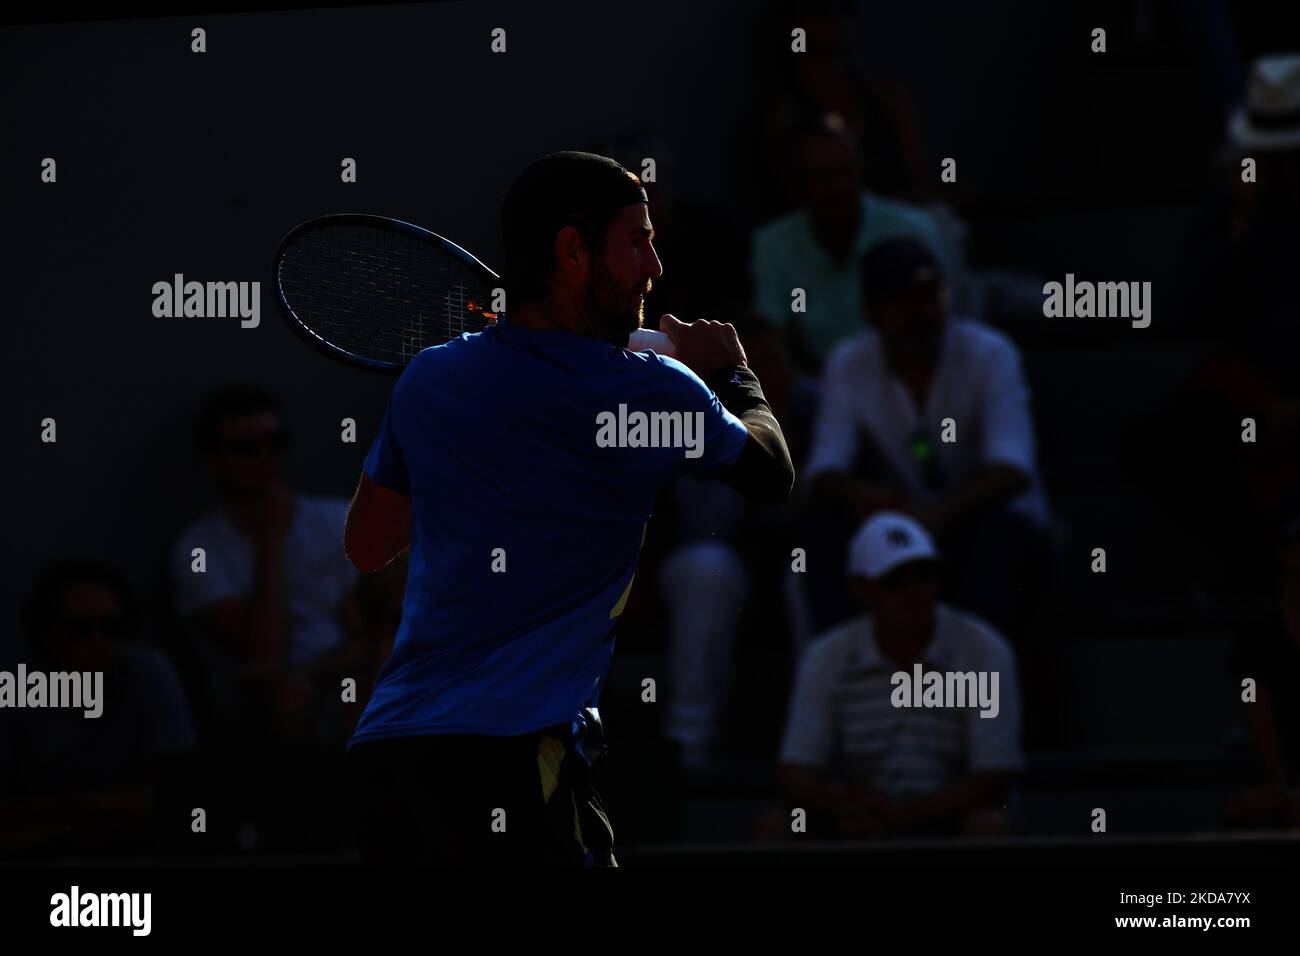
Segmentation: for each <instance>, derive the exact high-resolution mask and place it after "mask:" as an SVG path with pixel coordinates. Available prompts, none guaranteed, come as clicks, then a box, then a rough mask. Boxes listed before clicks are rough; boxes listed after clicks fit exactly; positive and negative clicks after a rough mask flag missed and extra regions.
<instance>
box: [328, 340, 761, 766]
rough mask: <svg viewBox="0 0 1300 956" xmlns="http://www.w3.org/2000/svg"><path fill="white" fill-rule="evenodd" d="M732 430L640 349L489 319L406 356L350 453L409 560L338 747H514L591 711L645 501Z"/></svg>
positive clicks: (697, 387)
mask: <svg viewBox="0 0 1300 956" xmlns="http://www.w3.org/2000/svg"><path fill="white" fill-rule="evenodd" d="M656 413H658V414H656ZM665 413H667V414H665ZM673 413H677V414H676V415H674V414H673ZM747 436H748V432H747V430H746V428H745V425H744V423H743V422H741V421H740V419H738V418H737V417H736V416H735V415H733V414H731V413H730V412H728V411H727V410H726V409H725V408H723V407H722V404H721V403H720V402H719V401H718V398H717V396H716V395H714V394H713V392H712V391H711V390H710V389H709V387H708V386H707V385H705V384H704V382H703V381H701V380H700V378H699V376H697V375H696V374H695V373H694V372H692V371H691V370H690V369H688V368H687V367H686V366H685V365H682V364H681V363H680V362H678V361H676V360H675V359H671V358H665V357H663V356H660V355H658V354H656V353H653V352H630V351H628V350H627V349H623V348H618V347H616V346H613V345H610V344H608V343H605V342H601V341H599V340H596V339H590V338H584V337H581V336H578V335H574V334H573V333H571V332H567V331H564V330H560V329H544V330H539V329H529V328H525V327H522V326H514V325H510V324H509V323H504V322H503V323H502V324H500V325H497V326H493V327H490V328H488V329H487V330H485V331H483V332H478V333H473V334H466V335H462V336H461V337H460V338H458V339H454V340H452V341H451V342H448V343H446V344H445V345H439V346H436V347H434V348H430V349H426V350H424V351H423V352H421V353H420V354H419V355H418V356H416V358H415V360H414V361H413V362H412V363H411V364H410V365H409V366H408V367H407V369H406V371H405V372H404V373H403V374H402V377H401V379H399V380H398V382H397V385H396V386H395V387H394V389H393V393H392V397H391V399H390V401H389V406H388V411H387V413H386V414H385V416H384V421H383V424H382V426H381V427H380V430H379V434H378V435H377V436H376V437H375V441H374V445H373V446H372V447H371V449H370V454H369V455H367V456H366V462H365V470H366V474H368V475H369V476H370V478H371V480H372V481H374V482H375V483H376V484H379V485H383V486H385V487H387V488H391V489H393V490H395V491H399V492H403V493H405V494H409V495H410V496H411V510H412V528H411V557H410V566H409V570H408V572H407V582H406V596H405V599H404V601H403V606H402V623H401V626H400V627H399V629H398V632H397V637H396V640H395V641H394V644H393V653H392V656H391V657H390V658H389V660H388V662H387V663H386V664H385V665H384V667H383V669H382V670H381V671H380V672H379V677H378V679H377V681H376V684H375V690H374V695H373V697H372V698H371V700H370V703H369V705H368V706H367V707H366V709H365V712H364V713H363V714H362V716H361V721H360V723H359V724H358V726H357V731H356V734H355V735H354V736H353V738H352V741H351V742H352V743H357V742H359V741H362V740H368V739H373V738H379V737H401V736H410V735H415V734H431V733H469V734H491V735H507V734H524V733H529V732H531V731H534V730H539V729H541V728H543V727H549V726H552V725H554V724H560V723H568V722H570V721H571V720H573V719H574V718H575V716H576V715H577V713H578V712H579V711H580V710H581V708H583V707H584V706H595V705H596V704H597V703H598V701H599V694H600V689H601V684H602V683H603V682H604V679H605V676H606V673H607V672H608V670H609V664H610V659H611V658H612V656H613V653H614V640H613V637H614V627H615V625H616V623H617V621H618V618H619V616H620V615H621V614H622V613H623V606H624V604H625V603H626V601H627V595H628V592H629V591H630V590H631V587H632V575H633V573H634V572H635V570H636V563H637V559H638V557H639V556H640V551H641V545H642V543H643V542H644V540H645V525H646V521H647V520H648V519H649V517H650V513H651V509H652V507H653V505H654V501H655V498H656V496H657V495H658V494H659V493H660V491H661V490H662V489H663V487H664V486H665V485H666V484H667V483H668V482H670V481H672V480H673V479H674V478H676V477H678V476H681V475H687V474H689V475H693V476H695V477H697V478H699V479H700V480H704V479H707V478H712V477H715V476H717V475H718V474H720V473H722V472H723V471H725V470H726V469H727V467H728V466H730V465H731V464H732V463H733V462H735V460H736V458H737V457H738V456H739V455H740V451H741V449H742V448H743V447H744V444H745V441H746V439H747ZM656 445H657V446H658V447H655V446H656ZM684 446H685V447H684Z"/></svg>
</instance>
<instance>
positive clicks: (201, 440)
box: [194, 385, 280, 451]
mask: <svg viewBox="0 0 1300 956" xmlns="http://www.w3.org/2000/svg"><path fill="white" fill-rule="evenodd" d="M258 412H275V413H276V414H277V415H278V414H279V413H280V404H279V402H277V401H276V400H275V399H274V398H272V397H271V396H270V395H269V394H268V393H267V392H264V391H263V390H262V389H260V388H257V387H255V386H252V385H226V386H223V387H222V388H219V389H217V390H216V391H215V392H213V393H212V394H210V395H209V396H208V397H207V398H205V399H204V400H203V402H202V403H201V404H200V405H199V410H198V413H197V414H196V415H195V416H194V444H195V445H196V446H197V447H198V449H199V451H209V450H211V449H213V448H215V447H216V444H217V439H218V437H219V436H220V434H221V423H222V422H224V421H228V420H229V419H232V418H242V417H243V416H245V415H255V414H257V413H258Z"/></svg>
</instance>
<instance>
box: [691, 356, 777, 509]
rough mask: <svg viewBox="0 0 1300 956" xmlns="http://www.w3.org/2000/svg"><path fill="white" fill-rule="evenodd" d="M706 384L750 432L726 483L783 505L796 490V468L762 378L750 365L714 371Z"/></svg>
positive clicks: (754, 498) (755, 497)
mask: <svg viewBox="0 0 1300 956" xmlns="http://www.w3.org/2000/svg"><path fill="white" fill-rule="evenodd" d="M705 383H706V384H707V385H708V386H709V387H710V388H711V389H713V391H714V394H716V395H717V396H718V401H720V402H721V403H722V406H723V407H724V408H725V409H726V410H727V411H729V412H731V413H732V414H733V415H735V416H736V417H737V418H739V419H740V420H741V421H742V422H744V423H745V427H746V428H747V429H748V430H749V440H748V441H746V442H745V447H744V448H743V449H741V452H740V457H739V458H738V459H737V460H736V463H735V464H734V465H733V466H732V467H731V468H730V469H729V470H728V471H727V473H726V474H725V475H724V476H723V479H722V480H723V481H724V482H726V484H727V485H729V486H730V487H731V488H733V489H735V490H736V491H738V492H739V493H740V494H742V495H744V496H745V497H746V498H749V499H750V500H751V501H756V502H759V503H761V504H780V503H781V502H783V501H785V500H786V498H788V497H789V496H790V489H791V488H792V487H793V486H794V464H793V462H791V460H790V449H789V448H788V447H787V446H786V443H785V435H784V434H783V433H782V431H781V423H780V422H778V421H777V420H776V416H775V415H773V414H772V408H771V406H770V405H769V404H768V402H767V399H766V398H765V397H764V395H763V389H762V387H761V386H760V385H759V382H758V376H757V375H755V374H754V373H753V371H751V370H750V368H749V367H748V366H746V365H730V366H725V367H723V368H718V369H714V370H713V371H712V372H710V373H709V375H708V377H707V378H706V379H705Z"/></svg>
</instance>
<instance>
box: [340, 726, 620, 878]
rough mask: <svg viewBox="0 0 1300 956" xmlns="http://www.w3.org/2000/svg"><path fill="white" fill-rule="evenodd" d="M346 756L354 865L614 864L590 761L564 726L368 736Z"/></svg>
mask: <svg viewBox="0 0 1300 956" xmlns="http://www.w3.org/2000/svg"><path fill="white" fill-rule="evenodd" d="M592 760H594V762H595V763H596V765H597V766H598V765H599V760H600V758H599V756H598V755H596V756H593V757H592ZM348 763H349V772H350V776H351V780H352V813H353V828H354V832H355V834H356V838H357V848H358V850H359V851H360V853H361V860H362V862H363V863H366V864H380V865H392V864H399V865H429V866H497V865H505V866H618V863H617V861H616V860H615V859H614V853H613V844H614V831H613V828H612V827H611V826H610V822H609V817H608V815H607V814H606V813H605V808H604V805H603V804H602V803H601V800H600V796H599V794H597V793H596V791H595V789H594V788H593V787H592V785H591V774H592V770H593V769H594V768H593V766H592V765H591V763H590V762H589V760H588V757H587V755H586V751H585V749H584V748H582V747H581V746H580V745H579V744H578V742H577V738H576V737H575V735H574V734H573V732H572V731H571V730H570V729H569V728H566V727H552V728H547V729H546V730H542V731H536V732H534V733H530V734H524V735H523V736H518V737H485V736H477V735H468V734H431V735H426V736H420V737H394V738H388V739H382V740H369V741H364V742H362V743H359V744H357V745H355V746H354V747H352V749H351V750H349V751H348Z"/></svg>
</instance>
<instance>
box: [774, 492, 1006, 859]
mask: <svg viewBox="0 0 1300 956" xmlns="http://www.w3.org/2000/svg"><path fill="white" fill-rule="evenodd" d="M938 559H939V555H938V553H937V552H936V550H935V548H934V544H933V542H932V541H931V539H930V536H929V535H928V534H927V533H926V531H925V529H924V528H923V527H921V526H920V525H919V524H918V523H917V522H915V521H914V520H912V519H911V518H909V517H907V516H906V515H903V514H901V513H898V512H882V513H880V514H878V515H876V516H875V517H874V518H872V519H871V520H869V521H867V522H866V523H865V524H864V525H863V526H862V528H861V529H860V530H859V531H858V533H857V535H856V536H855V537H854V539H853V544H852V548H851V551H850V558H849V565H848V569H849V574H850V589H851V591H852V593H853V596H854V598H855V600H856V601H857V602H858V603H859V604H860V605H861V607H863V608H864V609H867V610H868V611H869V613H868V614H865V615H862V616H859V617H856V618H854V619H852V620H850V621H848V622H846V623H845V624H843V625H842V626H840V627H838V628H836V629H835V630H834V631H832V632H830V633H829V634H827V635H825V636H824V637H821V638H819V639H817V640H816V641H814V642H813V643H812V645H810V646H809V648H808V650H807V652H806V653H805V654H804V657H803V660H802V661H801V662H800V665H799V671H798V676H797V677H796V680H795V686H794V695H793V697H792V699H791V704H790V709H789V716H788V719H787V723H786V729H785V737H784V740H783V741H782V744H781V755H780V767H779V775H780V782H781V786H782V790H783V791H784V794H785V797H786V800H787V803H788V804H789V807H790V808H794V807H801V808H803V809H804V810H805V811H806V812H807V820H808V832H809V833H810V834H816V835H821V836H827V837H849V838H876V837H886V836H895V835H904V834H911V835H967V836H988V835H996V834H1003V833H1007V832H1009V830H1010V828H1011V826H1010V815H1009V814H1008V813H1007V812H1006V808H1007V806H1008V796H1009V792H1010V786H1011V783H1012V781H1013V778H1014V775H1015V774H1016V773H1017V772H1018V771H1020V770H1021V769H1022V767H1023V763H1024V760H1023V757H1022V755H1021V751H1020V690H1019V685H1018V681H1017V677H1016V663H1015V657H1014V655H1013V653H1012V650H1011V647H1010V646H1009V645H1008V644H1007V642H1006V641H1004V640H1003V639H1002V638H1001V637H1000V636H999V635H998V634H997V633H996V632H994V631H993V630H992V629H990V628H989V627H987V626H986V625H985V624H984V623H983V622H981V621H979V620H978V619H976V618H974V617H970V616H968V615H965V614H962V613H961V612H959V611H956V610H954V609H952V608H950V607H948V606H946V605H944V604H941V603H938V600H937V598H938V575H937V570H936V561H937V560H938ZM916 665H921V667H922V668H923V673H927V674H928V673H930V672H932V671H938V672H940V673H943V674H948V673H962V674H966V673H974V674H975V675H977V676H982V677H983V679H984V680H985V682H986V683H985V684H984V685H983V686H984V687H985V688H986V690H987V691H992V692H991V693H986V692H984V691H981V692H980V693H979V694H978V695H974V696H977V697H978V698H979V699H978V700H970V699H967V700H966V701H965V702H964V704H965V706H962V705H961V703H959V702H957V701H955V700H952V699H944V700H942V701H941V702H940V703H941V704H942V706H927V707H915V706H911V707H909V706H900V705H899V704H898V703H897V701H898V699H899V697H900V687H901V685H900V683H899V680H898V678H897V677H896V675H899V674H900V673H901V674H906V675H908V676H909V677H911V676H912V675H913V673H914V670H913V669H914V667H915V666H916ZM993 675H997V683H996V684H994V683H993ZM903 696H904V697H906V696H907V695H903ZM985 714H993V716H985ZM789 819H790V818H789V815H788V813H787V814H785V821H786V830H787V832H788V828H789Z"/></svg>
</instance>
